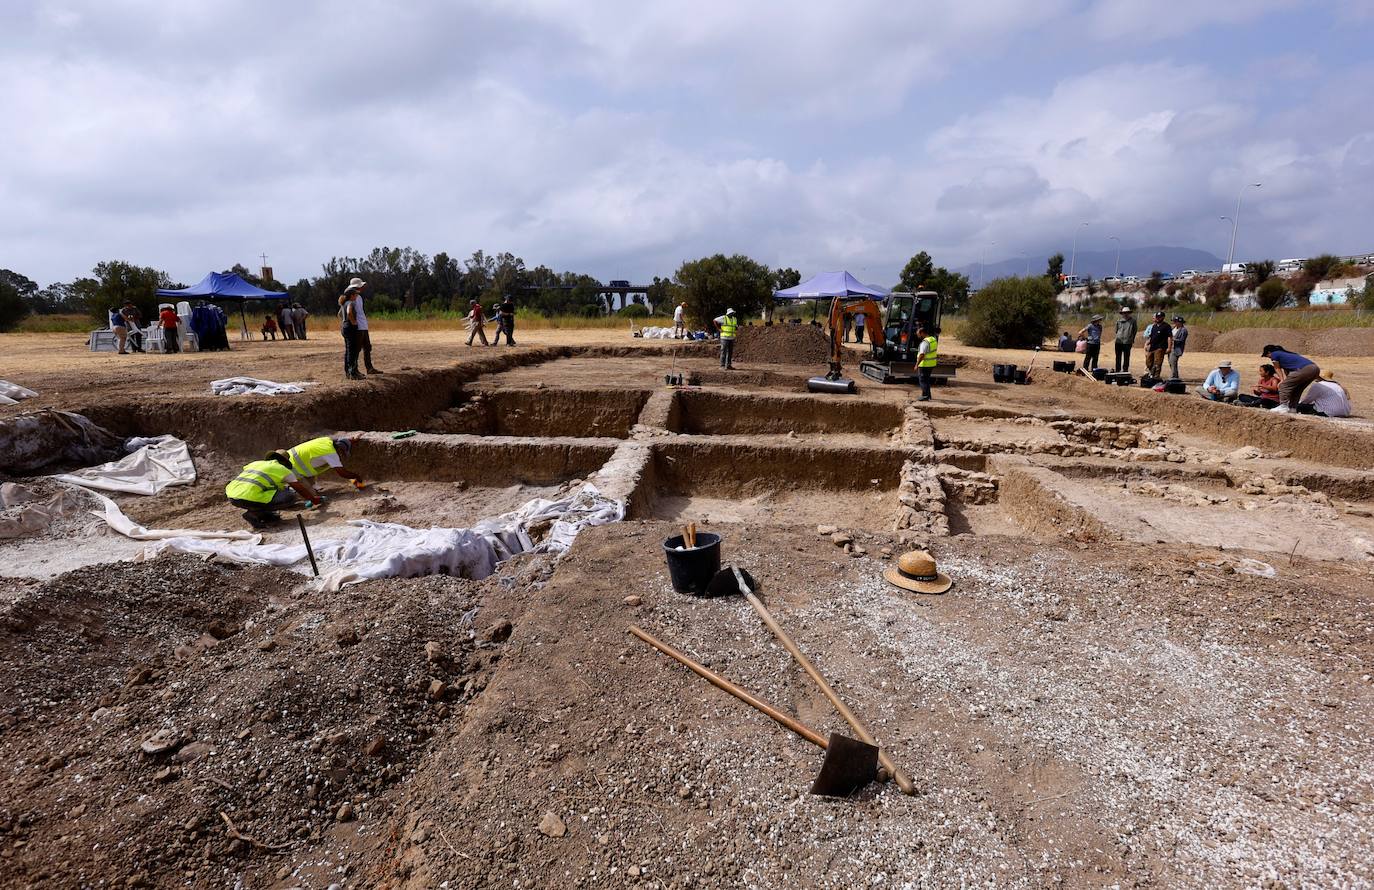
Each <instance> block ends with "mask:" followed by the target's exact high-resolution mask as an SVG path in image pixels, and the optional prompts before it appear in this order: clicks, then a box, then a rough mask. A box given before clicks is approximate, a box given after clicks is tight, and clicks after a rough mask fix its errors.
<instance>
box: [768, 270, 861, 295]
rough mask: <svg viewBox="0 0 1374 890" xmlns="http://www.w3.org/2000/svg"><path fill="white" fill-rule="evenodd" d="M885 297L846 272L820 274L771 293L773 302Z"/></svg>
mask: <svg viewBox="0 0 1374 890" xmlns="http://www.w3.org/2000/svg"><path fill="white" fill-rule="evenodd" d="M885 296H887V290H886V289H884V288H881V287H873V286H872V285H868V284H864V283H863V282H862V281H860V280H859V279H857V278H855V277H854V276H853V275H850V274H849V273H848V272H822V273H820V274H819V275H813V276H811V277H810V278H808V279H806V280H805V281H803V282H802V283H801V284H798V285H795V286H793V287H788V288H783V289H782V290H779V291H773V299H775V300H819V299H823V298H824V299H829V298H832V297H878V298H882V297H885Z"/></svg>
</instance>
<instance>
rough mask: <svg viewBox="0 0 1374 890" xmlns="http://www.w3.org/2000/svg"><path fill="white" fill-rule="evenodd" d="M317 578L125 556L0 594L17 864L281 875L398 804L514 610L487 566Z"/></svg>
mask: <svg viewBox="0 0 1374 890" xmlns="http://www.w3.org/2000/svg"><path fill="white" fill-rule="evenodd" d="M301 581H302V579H301V577H300V576H299V575H296V574H294V573H291V572H284V571H278V570H272V569H258V568H254V569H235V568H230V567H225V566H220V565H218V564H207V563H204V562H202V561H200V560H196V559H192V558H189V557H185V558H180V557H179V558H172V559H162V560H157V561H155V562H152V563H148V564H130V563H120V564H116V565H110V566H102V567H99V568H93V569H87V570H81V571H77V572H72V573H69V574H67V575H63V576H61V577H59V578H56V579H54V580H52V581H51V582H49V583H47V584H45V585H43V586H41V587H40V588H38V589H36V590H33V591H31V592H30V593H29V594H28V595H27V596H25V597H23V598H22V599H21V600H20V601H19V602H18V603H16V604H14V605H12V606H10V607H8V608H7V609H5V610H4V611H3V612H0V671H2V672H3V674H4V676H5V677H6V678H7V680H6V684H5V688H4V691H3V692H0V757H2V758H3V760H4V762H5V763H6V765H7V768H6V770H5V774H4V777H3V780H0V837H3V839H4V846H5V848H6V849H5V852H6V857H7V858H6V859H5V863H6V864H5V871H6V872H7V874H8V875H9V879H8V881H7V882H6V883H14V884H16V885H19V884H23V885H31V886H41V885H48V886H57V885H61V886H78V885H79V886H85V885H94V884H96V883H100V882H102V881H103V880H105V879H108V878H109V877H110V876H112V875H118V876H120V877H121V878H124V877H128V878H129V880H128V884H129V886H148V885H149V884H150V883H151V884H158V885H165V884H167V883H171V882H172V880H171V879H172V876H173V875H176V876H179V877H181V878H184V879H185V881H186V882H187V883H190V884H194V885H198V886H225V885H231V884H233V883H234V882H235V880H236V879H238V876H246V877H244V878H243V881H244V883H245V884H247V885H252V886H263V885H265V884H268V883H270V882H271V880H272V878H273V877H274V876H279V873H280V870H281V868H282V866H283V865H284V864H286V863H287V862H288V861H289V860H287V859H286V858H285V857H288V856H293V855H294V856H299V855H300V854H301V853H302V848H310V847H313V846H315V845H316V844H318V843H319V842H320V841H321V840H322V839H323V840H326V841H327V840H329V839H330V838H337V836H338V835H339V834H340V833H341V832H342V833H346V832H348V831H350V830H352V826H349V825H348V823H350V822H353V820H354V819H355V818H356V819H358V820H362V821H364V822H366V821H370V820H371V819H374V818H378V817H382V816H384V815H385V814H386V812H387V809H388V806H389V804H388V803H387V800H388V798H387V792H388V790H389V789H390V788H391V787H392V786H393V785H395V784H396V783H399V782H400V781H401V780H402V779H403V778H404V777H405V776H406V775H407V774H408V773H409V772H411V771H412V770H413V769H414V768H415V766H416V765H417V764H418V763H419V761H420V757H421V755H422V754H423V752H424V751H425V750H426V748H427V747H428V745H429V740H430V739H431V737H432V736H433V735H434V734H435V733H436V732H437V731H439V730H440V729H441V727H442V726H443V725H444V724H445V723H446V722H448V721H449V720H450V719H452V718H453V717H454V716H455V715H458V714H461V713H462V711H463V709H464V706H465V704H466V703H467V702H468V701H469V700H470V699H471V698H472V697H474V696H475V695H477V694H478V693H479V691H480V690H481V689H483V688H484V687H485V685H486V674H487V672H488V671H489V669H490V667H491V665H493V664H494V663H495V662H496V661H497V660H498V659H499V658H500V653H501V649H502V648H503V645H504V641H505V639H506V638H507V637H508V636H509V634H510V628H511V625H510V623H509V622H501V621H498V620H496V619H494V618H493V619H491V620H486V619H487V616H486V615H485V610H483V611H482V612H479V609H478V605H477V603H478V596H479V592H480V591H481V590H482V589H484V588H483V585H481V584H479V583H478V582H472V581H465V580H460V579H455V578H447V577H439V576H435V577H429V578H424V579H420V580H413V581H395V582H386V583H383V584H378V585H367V586H366V587H365V588H347V589H345V590H344V591H343V592H342V593H341V594H336V595H331V596H330V597H328V598H324V597H320V596H319V595H317V594H314V593H313V591H311V590H310V588H308V587H306V586H305V585H303V584H302V583H301ZM479 615H480V618H479ZM483 627H486V628H487V630H485V631H484V630H483ZM21 842H22V843H21ZM297 861H299V860H297ZM288 873H289V869H288ZM280 876H281V877H284V875H280ZM298 876H299V877H310V876H306V875H300V873H299V872H298ZM304 883H308V884H311V885H316V881H314V880H306V881H304ZM325 883H328V881H324V882H322V883H319V884H318V885H319V886H324V884H325Z"/></svg>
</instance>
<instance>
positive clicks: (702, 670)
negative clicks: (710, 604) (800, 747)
mask: <svg viewBox="0 0 1374 890" xmlns="http://www.w3.org/2000/svg"><path fill="white" fill-rule="evenodd" d="M629 630H630V633H632V634H634V635H635V636H637V637H639V638H640V639H641V640H643V641H644V642H646V643H648V644H649V645H650V646H653V647H654V648H655V649H657V650H658V651H660V652H662V653H663V654H664V655H666V656H668V657H669V658H672V659H674V660H676V661H679V662H681V663H682V664H684V665H686V666H687V667H688V668H690V669H691V670H692V671H694V672H695V673H696V674H697V675H698V676H701V677H703V678H705V679H706V681H707V682H709V683H710V684H711V685H712V686H715V687H716V688H717V689H723V690H725V691H726V692H728V693H730V694H731V695H733V696H734V697H735V698H737V699H739V700H740V701H742V702H744V703H745V704H746V705H749V706H751V707H753V708H756V709H757V710H759V711H762V712H763V713H765V714H767V715H768V716H769V717H772V718H773V719H774V720H776V721H777V722H779V723H781V724H782V725H783V726H785V727H787V728H788V729H790V730H792V731H793V732H795V733H796V734H797V735H799V736H801V737H802V738H804V739H806V740H807V741H808V742H810V743H811V744H813V745H816V746H818V747H820V748H825V747H827V746H828V744H829V743H828V741H827V740H826V738H825V737H824V736H822V735H821V734H820V733H818V732H816V731H815V730H813V729H811V728H810V727H809V726H807V725H805V724H804V723H800V722H798V721H797V720H795V719H793V718H792V717H789V716H788V715H787V714H784V713H783V712H782V711H779V710H778V709H777V708H775V707H773V706H772V705H770V704H768V703H767V702H765V701H761V700H760V699H757V698H755V697H754V696H753V695H751V694H749V693H748V692H746V691H745V690H743V689H741V688H740V687H738V686H736V685H735V684H734V683H731V682H730V681H729V680H727V679H725V678H724V677H722V676H721V675H719V674H717V673H715V672H713V671H711V670H709V669H708V668H706V667H704V666H702V665H700V664H697V663H696V662H695V661H693V660H692V659H690V658H688V657H687V656H686V655H683V654H682V653H681V652H679V651H677V650H676V649H674V648H673V647H672V646H669V645H668V644H667V643H665V642H663V641H661V640H656V639H654V638H653V637H652V636H650V635H649V634H647V633H645V632H644V631H642V630H640V629H639V628H638V627H635V626H634V625H633V624H632V625H630V628H629Z"/></svg>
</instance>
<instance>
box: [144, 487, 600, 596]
mask: <svg viewBox="0 0 1374 890" xmlns="http://www.w3.org/2000/svg"><path fill="white" fill-rule="evenodd" d="M624 518H625V505H624V504H623V503H621V502H619V501H615V500H612V499H610V498H607V497H605V496H604V495H602V494H601V492H600V491H598V490H597V488H596V486H594V485H591V484H585V485H583V486H582V487H581V488H580V489H578V490H576V491H573V492H569V493H568V494H567V495H565V496H563V497H561V498H558V499H555V500H548V499H545V498H535V499H534V500H532V501H529V502H528V503H526V504H525V505H524V506H522V507H520V509H518V510H513V511H511V512H509V513H504V514H502V515H500V516H497V517H494V518H492V519H486V520H483V521H482V522H479V523H477V524H476V525H474V526H473V527H472V528H468V529H462V528H428V529H416V528H411V527H410V526H407V525H401V524H399V523H393V522H373V521H371V520H367V519H357V520H354V521H353V522H352V523H351V524H352V525H355V526H357V527H358V531H356V532H354V533H353V534H351V535H350V536H349V537H348V538H347V539H346V540H343V541H338V540H334V539H330V540H324V541H317V542H312V543H313V544H314V547H315V558H316V560H317V561H318V562H320V563H322V564H323V565H322V567H321V572H322V573H323V574H322V576H321V578H320V585H321V587H322V588H324V589H326V590H338V589H339V588H340V587H342V586H343V585H345V584H353V583H357V582H359V581H366V580H369V579H374V578H397V577H405V578H415V577H420V576H421V575H433V574H446V575H454V576H457V577H462V578H472V579H474V580H481V579H482V578H485V577H487V576H488V575H490V574H492V573H493V572H495V571H496V565H497V563H499V562H501V561H502V560H505V559H509V558H510V557H512V556H514V555H515V554H517V553H524V552H528V551H534V552H539V553H557V554H562V553H564V552H566V551H567V549H568V548H569V547H571V546H572V542H573V539H574V538H576V537H577V533H578V532H579V531H581V530H582V529H584V528H589V527H591V526H594V525H604V524H606V523H608V522H618V521H620V520H621V519H624ZM545 527H547V533H546V534H545V537H544V540H542V541H541V542H540V543H539V544H538V545H537V546H536V545H535V544H534V541H533V538H532V536H531V531H533V532H534V534H535V535H536V536H537V535H538V534H539V533H540V532H541V531H543V529H544V528H545ZM168 550H177V551H181V552H184V553H196V554H200V555H202V556H207V557H213V558H215V559H221V560H227V561H230V562H239V563H247V564H255V565H277V566H294V567H295V568H296V570H297V571H302V572H303V571H305V569H304V568H303V567H302V566H300V565H299V563H301V562H302V561H303V560H305V558H306V552H305V545H304V544H299V545H284V544H251V545H250V544H223V543H220V542H218V541H209V540H195V539H191V538H184V539H183V538H170V539H167V540H162V541H159V542H158V543H157V544H154V545H152V546H150V547H145V548H144V549H143V550H142V551H141V552H140V553H139V554H138V555H137V556H136V557H135V559H136V560H140V561H141V560H146V559H152V558H153V557H156V556H157V555H159V554H161V553H165V552H167V551H168ZM331 563H332V565H330V564H331Z"/></svg>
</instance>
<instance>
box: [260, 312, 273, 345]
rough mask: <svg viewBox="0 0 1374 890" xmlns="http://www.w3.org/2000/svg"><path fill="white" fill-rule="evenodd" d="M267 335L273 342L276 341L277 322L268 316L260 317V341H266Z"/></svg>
mask: <svg viewBox="0 0 1374 890" xmlns="http://www.w3.org/2000/svg"><path fill="white" fill-rule="evenodd" d="M268 334H271V335H272V339H273V340H275V339H277V320H276V319H275V318H273V317H272V316H271V315H270V314H269V315H264V316H263V317H262V339H264V340H266V339H267V335H268Z"/></svg>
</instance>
